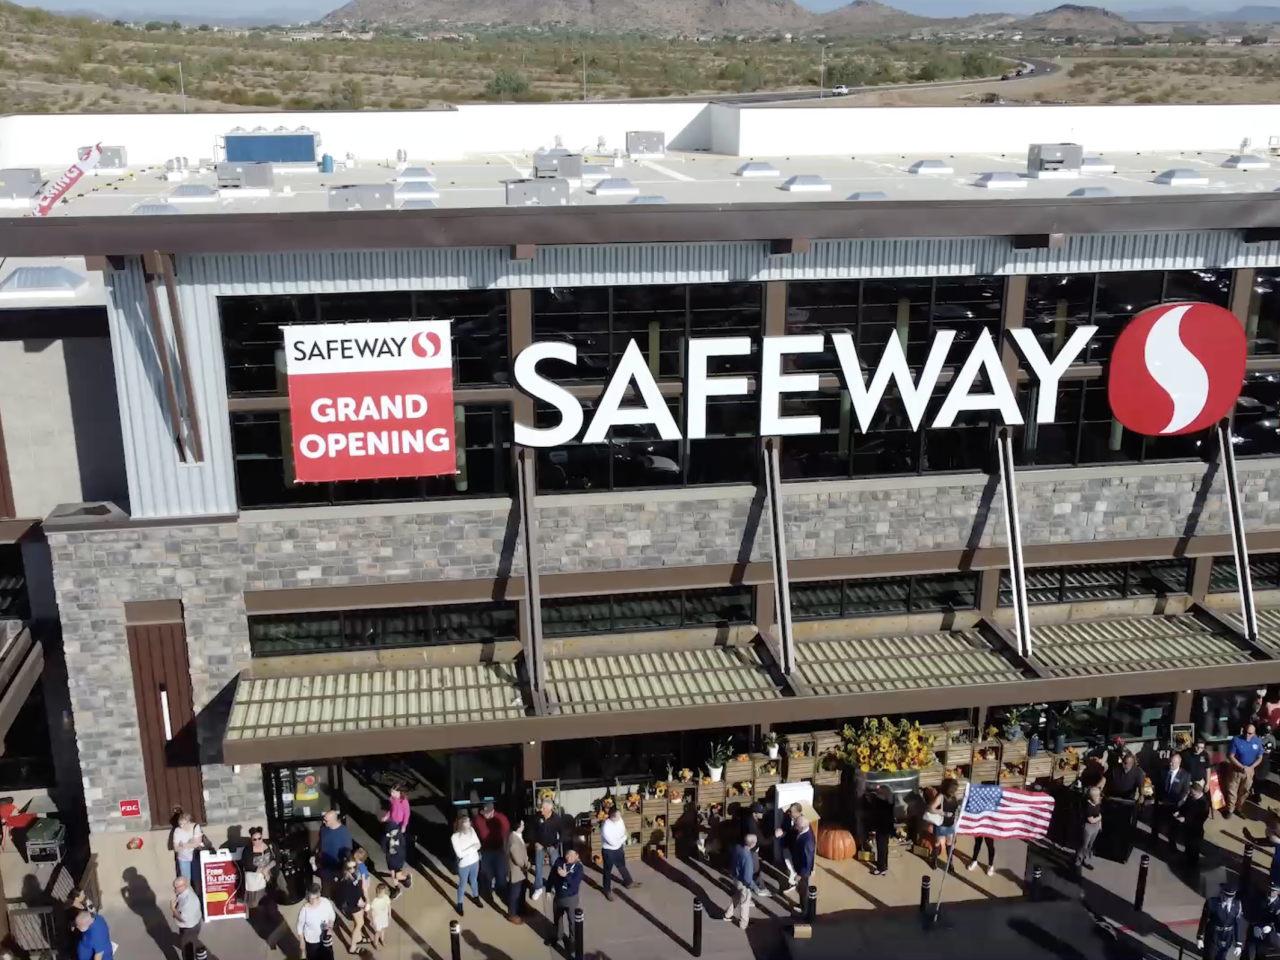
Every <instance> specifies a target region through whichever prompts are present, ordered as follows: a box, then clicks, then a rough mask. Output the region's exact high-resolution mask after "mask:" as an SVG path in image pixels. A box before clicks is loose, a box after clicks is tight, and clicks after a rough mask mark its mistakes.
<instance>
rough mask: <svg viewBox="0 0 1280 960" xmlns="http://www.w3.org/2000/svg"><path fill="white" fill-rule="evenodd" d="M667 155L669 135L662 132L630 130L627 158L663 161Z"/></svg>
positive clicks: (628, 132)
mask: <svg viewBox="0 0 1280 960" xmlns="http://www.w3.org/2000/svg"><path fill="white" fill-rule="evenodd" d="M666 155H667V135H666V134H665V133H663V132H662V131H661V130H628V131H627V156H628V157H631V159H633V160H638V159H644V160H661V159H662V158H663V157H665V156H666Z"/></svg>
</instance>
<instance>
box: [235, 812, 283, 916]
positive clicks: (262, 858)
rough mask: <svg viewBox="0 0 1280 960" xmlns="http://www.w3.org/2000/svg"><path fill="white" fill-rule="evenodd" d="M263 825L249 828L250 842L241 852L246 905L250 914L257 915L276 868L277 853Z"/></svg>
mask: <svg viewBox="0 0 1280 960" xmlns="http://www.w3.org/2000/svg"><path fill="white" fill-rule="evenodd" d="M262 834H263V830H262V828H261V827H250V828H249V844H248V846H246V847H245V848H244V851H243V852H242V853H241V854H240V869H241V871H242V872H243V874H244V905H245V909H246V910H248V912H249V915H250V916H256V915H257V911H258V908H259V907H261V906H262V901H263V899H265V898H266V897H267V896H268V891H269V890H270V888H271V878H272V875H273V874H274V873H275V869H276V854H275V851H274V850H272V849H271V844H269V843H268V842H267V841H266V840H265V839H263V836H262Z"/></svg>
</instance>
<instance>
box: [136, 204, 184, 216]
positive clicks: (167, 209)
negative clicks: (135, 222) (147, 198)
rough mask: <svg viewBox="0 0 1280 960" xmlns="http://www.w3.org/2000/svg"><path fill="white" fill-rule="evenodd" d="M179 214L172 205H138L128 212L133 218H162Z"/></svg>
mask: <svg viewBox="0 0 1280 960" xmlns="http://www.w3.org/2000/svg"><path fill="white" fill-rule="evenodd" d="M181 212H182V211H181V210H179V209H178V208H177V207H175V206H174V205H173V204H172V203H140V204H138V205H137V206H136V207H134V208H133V209H132V210H130V211H129V213H130V215H131V216H135V217H164V216H171V215H173V214H175V213H181Z"/></svg>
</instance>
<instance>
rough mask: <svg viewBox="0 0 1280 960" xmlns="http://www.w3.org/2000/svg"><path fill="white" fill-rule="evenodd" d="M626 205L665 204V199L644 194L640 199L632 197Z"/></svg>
mask: <svg viewBox="0 0 1280 960" xmlns="http://www.w3.org/2000/svg"><path fill="white" fill-rule="evenodd" d="M627 202H628V203H666V202H667V198H666V197H659V196H657V195H656V194H652V193H650V194H645V195H644V196H642V197H632V198H631V199H630V200H629V201H627Z"/></svg>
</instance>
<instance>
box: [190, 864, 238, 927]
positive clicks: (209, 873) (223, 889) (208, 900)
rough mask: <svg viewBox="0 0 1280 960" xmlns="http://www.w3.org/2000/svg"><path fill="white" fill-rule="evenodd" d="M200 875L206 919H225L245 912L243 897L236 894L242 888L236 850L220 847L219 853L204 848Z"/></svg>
mask: <svg viewBox="0 0 1280 960" xmlns="http://www.w3.org/2000/svg"><path fill="white" fill-rule="evenodd" d="M200 879H201V881H202V883H201V891H200V892H201V896H202V897H203V899H204V918H205V920H223V919H225V918H227V917H243V916H244V915H245V911H244V899H243V898H242V897H239V896H237V894H238V892H239V890H240V871H239V869H238V866H237V862H236V855H235V854H233V853H231V852H230V851H229V850H219V851H218V852H216V853H211V852H210V851H208V850H201V851H200Z"/></svg>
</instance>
